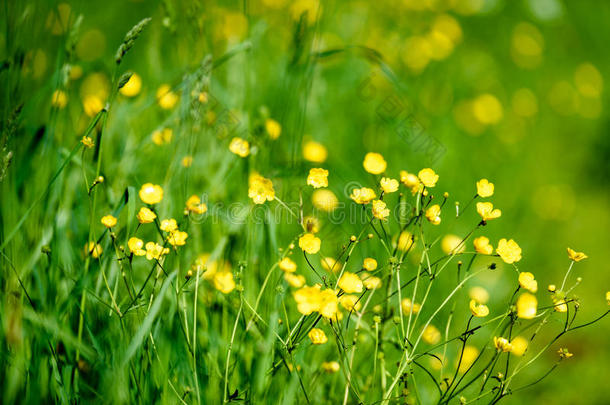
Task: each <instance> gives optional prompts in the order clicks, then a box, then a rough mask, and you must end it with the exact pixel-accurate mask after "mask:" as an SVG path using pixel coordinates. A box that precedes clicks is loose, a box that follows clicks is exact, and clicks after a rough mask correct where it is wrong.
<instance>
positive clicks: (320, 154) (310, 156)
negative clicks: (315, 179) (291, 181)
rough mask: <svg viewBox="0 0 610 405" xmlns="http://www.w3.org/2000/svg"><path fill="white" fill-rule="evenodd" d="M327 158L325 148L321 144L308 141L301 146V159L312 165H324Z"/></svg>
mask: <svg viewBox="0 0 610 405" xmlns="http://www.w3.org/2000/svg"><path fill="white" fill-rule="evenodd" d="M327 157H328V152H327V151H326V147H325V146H324V145H322V144H321V143H318V142H314V141H309V142H307V143H305V145H303V158H305V160H308V161H310V162H313V163H324V162H325V161H326V158H327Z"/></svg>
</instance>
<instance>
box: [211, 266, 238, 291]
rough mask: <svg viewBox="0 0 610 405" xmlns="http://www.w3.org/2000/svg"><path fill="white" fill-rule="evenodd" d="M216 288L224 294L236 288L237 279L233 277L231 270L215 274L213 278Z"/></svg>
mask: <svg viewBox="0 0 610 405" xmlns="http://www.w3.org/2000/svg"><path fill="white" fill-rule="evenodd" d="M212 284H213V285H214V288H215V289H217V290H218V291H220V292H221V293H223V294H228V293H230V292H231V291H233V290H234V289H235V280H234V279H233V273H231V272H230V271H219V272H217V273H215V274H214V278H213V279H212Z"/></svg>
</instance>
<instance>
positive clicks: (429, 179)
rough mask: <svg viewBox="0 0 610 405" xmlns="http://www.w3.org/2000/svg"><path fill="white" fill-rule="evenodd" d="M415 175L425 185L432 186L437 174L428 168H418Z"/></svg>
mask: <svg viewBox="0 0 610 405" xmlns="http://www.w3.org/2000/svg"><path fill="white" fill-rule="evenodd" d="M417 177H418V178H419V180H420V181H421V182H422V184H423V185H424V186H426V187H434V186H436V182H437V181H438V174H436V173H435V172H434V170H432V169H429V168H426V169H422V170H420V171H419V173H417Z"/></svg>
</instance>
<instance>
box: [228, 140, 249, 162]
mask: <svg viewBox="0 0 610 405" xmlns="http://www.w3.org/2000/svg"><path fill="white" fill-rule="evenodd" d="M229 150H230V151H231V152H233V153H235V154H236V155H237V156H240V157H243V158H245V157H246V156H248V155H249V154H250V143H249V142H248V141H246V140H245V139H242V138H240V137H237V136H236V137H235V138H233V139H231V143H230V144H229Z"/></svg>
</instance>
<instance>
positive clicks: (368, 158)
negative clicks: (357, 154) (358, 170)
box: [362, 152, 388, 174]
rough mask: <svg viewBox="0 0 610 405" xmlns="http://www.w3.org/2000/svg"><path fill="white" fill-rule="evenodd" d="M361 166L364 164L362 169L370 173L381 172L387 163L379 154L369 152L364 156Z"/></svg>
mask: <svg viewBox="0 0 610 405" xmlns="http://www.w3.org/2000/svg"><path fill="white" fill-rule="evenodd" d="M362 166H364V170H366V171H367V172H369V173H371V174H381V173H383V172H384V171H385V169H386V167H387V166H388V164H387V163H386V161H385V159H384V158H383V156H382V155H381V154H379V153H374V152H369V153H367V154H366V155H365V156H364V161H363V162H362Z"/></svg>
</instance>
